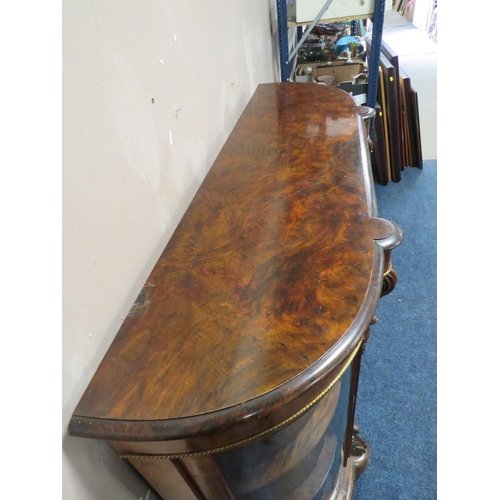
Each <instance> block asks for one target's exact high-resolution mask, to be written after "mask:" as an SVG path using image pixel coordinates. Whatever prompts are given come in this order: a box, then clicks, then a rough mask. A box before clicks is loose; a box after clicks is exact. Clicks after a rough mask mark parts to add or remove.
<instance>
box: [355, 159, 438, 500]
mask: <svg viewBox="0 0 500 500" xmlns="http://www.w3.org/2000/svg"><path fill="white" fill-rule="evenodd" d="M436 170H437V162H436V161H426V162H424V166H423V170H418V169H415V168H407V169H405V170H404V171H403V173H402V179H401V181H400V182H399V183H389V184H388V185H387V186H380V185H378V184H376V185H375V188H376V194H377V201H378V209H379V217H382V218H384V219H388V220H390V221H392V222H395V223H396V224H399V225H400V226H401V227H402V228H403V230H404V232H405V236H404V240H403V243H402V244H401V245H400V246H399V247H398V248H397V249H395V250H394V251H393V254H392V262H393V267H394V269H395V270H396V272H397V274H398V283H397V285H396V288H395V289H394V290H393V292H392V293H391V294H389V295H387V296H385V297H383V298H382V299H381V301H380V304H379V307H378V310H377V317H378V318H379V321H378V323H377V324H376V325H374V326H373V327H372V329H371V336H370V340H369V342H368V345H367V348H366V351H365V354H364V355H363V361H362V367H361V375H360V384H359V392H358V400H357V401H358V402H357V408H356V420H357V423H358V425H359V426H360V428H361V435H362V436H363V437H365V438H366V439H367V441H368V443H369V444H370V448H371V459H370V462H369V465H368V468H367V470H366V472H365V473H364V474H363V475H362V476H360V477H359V479H358V480H357V484H356V489H355V494H354V500H431V499H435V498H436V497H437V476H436V474H437V471H436V469H437V466H436V461H437V458H436V455H437V453H436V446H437V436H436V434H437V433H436V425H437V421H436V420H437V418H436V413H437V408H436V406H437V405H436V399H437V397H436V392H437V390H436V377H437V365H436V351H437V345H436V324H437V319H436V311H437V298H436V287H437V285H436V266H437V263H436V257H437V251H436V233H437V227H436V226H437V223H436V185H437V175H436Z"/></svg>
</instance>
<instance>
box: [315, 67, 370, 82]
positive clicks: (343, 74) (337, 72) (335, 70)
mask: <svg viewBox="0 0 500 500" xmlns="http://www.w3.org/2000/svg"><path fill="white" fill-rule="evenodd" d="M360 74H366V66H365V64H364V63H363V62H358V63H354V64H343V65H335V66H328V67H323V68H314V69H313V74H312V79H313V81H315V80H316V79H317V78H318V77H319V76H323V75H333V77H334V78H335V85H338V84H339V83H340V82H353V83H354V80H355V77H357V76H358V75H360Z"/></svg>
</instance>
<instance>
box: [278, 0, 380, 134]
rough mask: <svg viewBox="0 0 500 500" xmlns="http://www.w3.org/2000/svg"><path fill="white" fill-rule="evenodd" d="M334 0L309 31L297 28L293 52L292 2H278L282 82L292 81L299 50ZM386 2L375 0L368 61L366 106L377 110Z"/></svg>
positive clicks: (326, 6) (353, 24)
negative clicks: (289, 13) (290, 34)
mask: <svg viewBox="0 0 500 500" xmlns="http://www.w3.org/2000/svg"><path fill="white" fill-rule="evenodd" d="M332 1H334V0H327V1H326V2H325V5H324V6H323V8H322V9H321V10H320V12H319V13H318V15H317V16H316V17H315V19H314V20H313V21H312V22H311V24H310V25H309V26H308V28H307V30H306V31H305V32H304V33H303V32H302V26H299V27H297V45H295V47H293V49H292V50H291V52H289V50H288V20H287V11H288V6H289V4H291V2H292V0H276V7H277V14H278V36H279V49H280V50H279V52H280V68H281V81H282V82H287V81H290V80H291V78H290V71H291V68H292V67H293V61H294V58H295V57H296V55H297V52H298V50H299V48H300V47H301V46H302V44H303V43H304V41H305V40H306V38H307V35H308V34H309V33H310V32H311V30H312V29H313V28H314V26H315V25H316V24H317V23H318V21H320V20H321V17H322V15H323V14H324V12H325V11H326V10H327V9H328V7H329V6H330V4H331V3H332ZM385 2H386V0H375V7H374V12H373V17H372V18H371V19H372V23H373V30H372V42H371V52H370V59H369V61H368V92H367V95H366V105H367V106H368V107H370V108H375V105H376V102H377V87H378V75H379V66H380V50H381V48H382V32H383V28H384V12H385ZM351 25H352V26H354V27H355V26H356V22H355V21H352V22H351ZM372 134H373V119H372V120H371V124H370V136H371V135H372Z"/></svg>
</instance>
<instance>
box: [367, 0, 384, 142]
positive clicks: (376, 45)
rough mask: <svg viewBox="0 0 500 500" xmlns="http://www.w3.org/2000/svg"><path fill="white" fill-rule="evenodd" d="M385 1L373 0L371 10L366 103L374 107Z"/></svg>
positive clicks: (371, 133)
mask: <svg viewBox="0 0 500 500" xmlns="http://www.w3.org/2000/svg"><path fill="white" fill-rule="evenodd" d="M385 1H386V0H375V8H374V12H373V29H372V42H371V52H370V61H369V62H368V66H369V67H368V92H367V95H366V105H367V106H368V107H369V108H372V109H375V106H376V102H377V89H378V74H379V67H380V51H381V50H382V33H383V29H384V13H385ZM370 137H372V138H373V118H372V119H371V120H370Z"/></svg>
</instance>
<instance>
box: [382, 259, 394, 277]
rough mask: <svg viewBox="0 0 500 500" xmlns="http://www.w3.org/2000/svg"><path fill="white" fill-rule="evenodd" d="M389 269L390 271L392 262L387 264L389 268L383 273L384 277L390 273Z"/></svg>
mask: <svg viewBox="0 0 500 500" xmlns="http://www.w3.org/2000/svg"><path fill="white" fill-rule="evenodd" d="M391 271H392V262H391V263H390V264H389V269H387V271H386V272H385V273H384V278H385V277H386V276H389V274H390V273H391Z"/></svg>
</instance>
